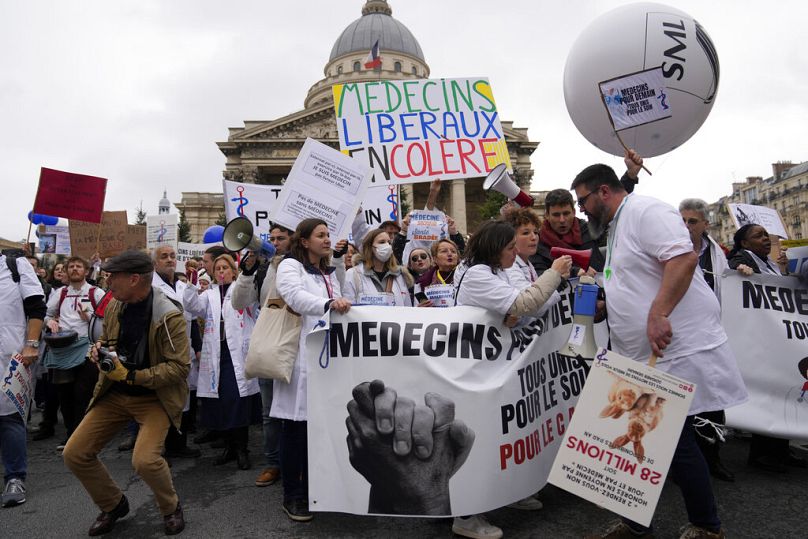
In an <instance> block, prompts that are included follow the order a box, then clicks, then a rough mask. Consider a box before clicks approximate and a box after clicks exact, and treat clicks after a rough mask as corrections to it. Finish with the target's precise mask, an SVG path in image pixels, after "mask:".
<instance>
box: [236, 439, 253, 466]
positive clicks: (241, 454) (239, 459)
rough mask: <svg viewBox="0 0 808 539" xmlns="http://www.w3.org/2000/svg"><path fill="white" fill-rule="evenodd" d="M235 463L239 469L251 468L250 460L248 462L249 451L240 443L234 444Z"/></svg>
mask: <svg viewBox="0 0 808 539" xmlns="http://www.w3.org/2000/svg"><path fill="white" fill-rule="evenodd" d="M236 464H238V469H239V470H249V469H250V468H252V462H250V451H249V450H248V449H247V448H246V447H245V446H243V445H241V444H239V445H237V446H236Z"/></svg>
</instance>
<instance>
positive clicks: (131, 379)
mask: <svg viewBox="0 0 808 539" xmlns="http://www.w3.org/2000/svg"><path fill="white" fill-rule="evenodd" d="M126 384H127V385H130V386H133V385H135V371H134V370H131V371H129V372H128V373H126Z"/></svg>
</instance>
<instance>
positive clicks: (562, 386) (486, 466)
mask: <svg viewBox="0 0 808 539" xmlns="http://www.w3.org/2000/svg"><path fill="white" fill-rule="evenodd" d="M570 301H571V293H567V294H564V296H562V300H561V302H559V303H558V304H556V305H554V306H553V308H552V309H550V311H548V312H547V313H545V314H544V315H543V316H542V317H540V318H538V319H536V320H534V321H533V322H532V323H531V324H530V325H528V326H526V327H525V328H519V329H509V328H507V327H505V326H503V325H502V317H501V316H498V315H495V314H492V313H490V312H488V311H485V310H482V309H479V308H475V307H455V308H450V309H412V308H404V307H354V308H351V310H350V311H348V313H346V314H345V315H336V314H334V313H331V317H330V327H328V328H327V329H328V331H327V332H326V331H321V332H318V333H316V334H313V335H311V336H309V338H308V341H307V344H306V356H305V360H306V365H307V377H308V387H309V390H308V436H309V445H308V447H309V456H308V458H309V500H310V503H311V504H310V507H311V509H312V510H315V511H338V512H347V513H354V514H368V513H378V514H395V515H421V516H444V515H470V514H477V513H481V512H485V511H489V510H492V509H496V508H499V507H502V506H504V505H507V504H509V503H511V502H514V501H517V500H519V499H522V498H524V497H525V496H528V495H530V494H532V493H534V492H536V490H538V489H540V488H542V486H543V485H544V484H545V483H546V479H547V474H548V472H549V470H550V466H551V464H552V462H553V459H554V457H555V453H556V451H557V450H558V448H559V446H560V443H561V439H562V437H563V435H564V433H565V430H566V429H567V427H568V425H569V420H570V417H571V415H572V411H573V408H574V407H575V405H576V404H575V403H576V400H577V398H578V394H579V393H580V391H581V390H582V388H583V385H584V382H585V371H584V368H583V367H582V366H580V365H578V364H577V362H576V361H575V360H572V359H569V358H565V357H562V356H560V355H559V354H557V352H556V351H557V350H558V349H559V347H561V346H562V345H563V344H564V343H565V342H566V339H567V337H568V336H569V332H570V327H571V325H572V315H571V312H572V309H571V305H570ZM325 339H327V341H326V340H325ZM604 344H605V343H604ZM377 379H378V380H381V381H382V382H383V383H384V386H385V387H386V388H387V387H389V388H392V389H394V390H395V391H396V392H397V394H398V398H399V399H402V398H403V399H409V401H407V400H404V401H401V400H399V401H398V402H397V406H399V405H403V406H407V407H408V406H409V405H410V404H413V403H414V405H417V406H421V407H424V406H426V407H431V408H432V409H433V411H435V410H436V411H437V412H438V414H437V416H436V417H437V418H438V419H437V424H435V427H436V428H435V429H433V432H432V436H433V439H434V445H433V451H432V453H431V455H430V456H428V457H423V456H422V457H415V456H413V455H412V452H411V451H412V450H414V449H411V451H407V450H406V448H404V449H399V451H398V453H395V454H394V451H393V435H392V434H390V432H395V426H393V425H391V429H393V430H392V431H388V432H387V433H380V435H379V436H378V437H377V438H376V441H374V442H373V446H372V447H371V446H370V445H364V446H361V447H360V446H359V445H357V443H356V437H355V435H357V434H358V431H356V429H349V428H348V427H347V425H346V405H347V406H349V409H351V408H353V409H354V413H352V414H351V415H352V417H353V419H352V423H351V424H352V425H353V421H354V420H356V421H357V422H360V423H363V422H364V424H365V426H366V427H368V429H369V430H368V431H367V432H370V431H371V430H372V431H373V432H376V430H375V429H376V427H375V425H376V424H375V422H373V423H367V421H368V417H367V415H366V414H365V412H362V411H361V410H358V409H356V408H354V407H353V405H349V404H348V403H349V402H351V401H352V400H353V390H354V388H356V387H357V386H361V385H362V384H363V382H370V381H372V380H377ZM364 387H365V388H366V387H367V386H364ZM360 389H361V387H360ZM450 402H451V403H453V406H454V413H453V415H452V416H451V417H449V416H448V415H446V414H444V413H442V412H447V410H448V408H447V406H448V403H450ZM363 414H364V416H363ZM404 420H406V418H404ZM461 421H462V422H463V424H464V425H465V429H464V428H462V427H461V425H460V424H459V422H461ZM362 428H364V427H362ZM452 429H456V430H452ZM466 429H467V430H466ZM407 430H409V429H407ZM449 432H453V433H454V434H456V435H457V436H458V437H457V438H456V440H459V443H458V444H456V445H454V446H452V447H451V448H450V447H448V446H447V439H446V436H447V435H448V434H449ZM471 432H473V440H470V436H469V433H471ZM346 437H350V443H349V444H346ZM367 441H368V443H370V441H369V440H367ZM362 443H364V441H363V442H362ZM360 445H361V444H360ZM349 448H350V449H349ZM363 448H364V449H363ZM411 448H412V446H411ZM384 470H387V471H389V472H390V473H389V475H387V472H385V471H384ZM430 470H431V471H434V472H435V475H434V477H435V478H436V481H435V482H430V481H421V482H419V484H418V485H416V486H417V487H418V488H417V489H414V491H410V492H408V493H403V492H402V489H403V488H404V485H405V484H407V483H412V478H414V477H421V475H419V474H421V473H429V471H430ZM377 472H378V473H377ZM380 474H382V475H385V476H386V479H385V480H384V481H381V480H380ZM381 483H383V484H381ZM380 493H382V494H384V493H389V494H391V496H388V497H387V498H388V499H390V498H398V499H399V501H400V502H401V503H400V504H398V503H397V504H394V505H390V504H387V503H385V500H382V499H379V496H378V495H379V494H380ZM427 498H428V499H427ZM422 502H424V503H422Z"/></svg>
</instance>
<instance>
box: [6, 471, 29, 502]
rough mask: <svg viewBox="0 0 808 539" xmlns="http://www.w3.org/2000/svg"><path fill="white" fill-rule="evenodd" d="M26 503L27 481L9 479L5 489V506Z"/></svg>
mask: <svg viewBox="0 0 808 539" xmlns="http://www.w3.org/2000/svg"><path fill="white" fill-rule="evenodd" d="M23 503H25V483H23V482H22V479H17V478H16V477H15V478H14V479H9V480H8V483H6V488H5V489H3V507H14V506H15V505H20V504H23Z"/></svg>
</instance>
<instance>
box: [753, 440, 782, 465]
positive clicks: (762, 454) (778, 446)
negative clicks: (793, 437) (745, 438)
mask: <svg viewBox="0 0 808 539" xmlns="http://www.w3.org/2000/svg"><path fill="white" fill-rule="evenodd" d="M788 448H789V443H788V440H787V439H785V438H773V437H771V436H764V435H763V434H752V442H751V443H750V444H749V460H750V461H751V460H755V459H759V458H768V459H770V460H773V461H775V462H778V463H781V464H785V463H786V461H787V460H788V455H789V449H788Z"/></svg>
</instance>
